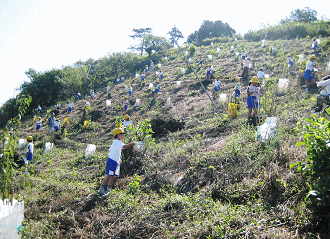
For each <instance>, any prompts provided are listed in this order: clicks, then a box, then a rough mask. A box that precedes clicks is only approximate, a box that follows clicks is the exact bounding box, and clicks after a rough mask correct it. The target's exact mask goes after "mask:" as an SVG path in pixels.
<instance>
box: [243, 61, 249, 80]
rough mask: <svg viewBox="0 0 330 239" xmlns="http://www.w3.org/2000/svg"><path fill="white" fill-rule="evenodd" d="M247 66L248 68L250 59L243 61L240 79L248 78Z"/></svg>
mask: <svg viewBox="0 0 330 239" xmlns="http://www.w3.org/2000/svg"><path fill="white" fill-rule="evenodd" d="M249 66H250V57H247V58H246V60H244V61H243V73H242V77H248V76H249Z"/></svg>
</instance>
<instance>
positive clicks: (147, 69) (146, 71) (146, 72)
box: [144, 65, 149, 75]
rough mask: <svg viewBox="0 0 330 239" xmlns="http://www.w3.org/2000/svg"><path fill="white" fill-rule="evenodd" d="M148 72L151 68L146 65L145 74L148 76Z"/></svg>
mask: <svg viewBox="0 0 330 239" xmlns="http://www.w3.org/2000/svg"><path fill="white" fill-rule="evenodd" d="M148 71H149V68H148V65H146V66H145V67H144V74H146V75H147V74H148Z"/></svg>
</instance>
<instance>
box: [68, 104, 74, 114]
mask: <svg viewBox="0 0 330 239" xmlns="http://www.w3.org/2000/svg"><path fill="white" fill-rule="evenodd" d="M72 107H73V103H72V102H70V103H69V104H68V112H69V113H71V112H72Z"/></svg>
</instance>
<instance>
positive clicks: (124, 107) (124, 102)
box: [123, 97, 129, 111]
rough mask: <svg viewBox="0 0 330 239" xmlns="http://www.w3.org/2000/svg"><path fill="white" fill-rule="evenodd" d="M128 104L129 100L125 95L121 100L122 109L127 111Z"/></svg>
mask: <svg viewBox="0 0 330 239" xmlns="http://www.w3.org/2000/svg"><path fill="white" fill-rule="evenodd" d="M128 104H129V101H128V99H127V97H125V98H124V101H123V111H127V109H128Z"/></svg>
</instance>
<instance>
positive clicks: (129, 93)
mask: <svg viewBox="0 0 330 239" xmlns="http://www.w3.org/2000/svg"><path fill="white" fill-rule="evenodd" d="M132 93H133V88H132V87H130V88H129V90H128V95H129V96H131V95H132Z"/></svg>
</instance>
